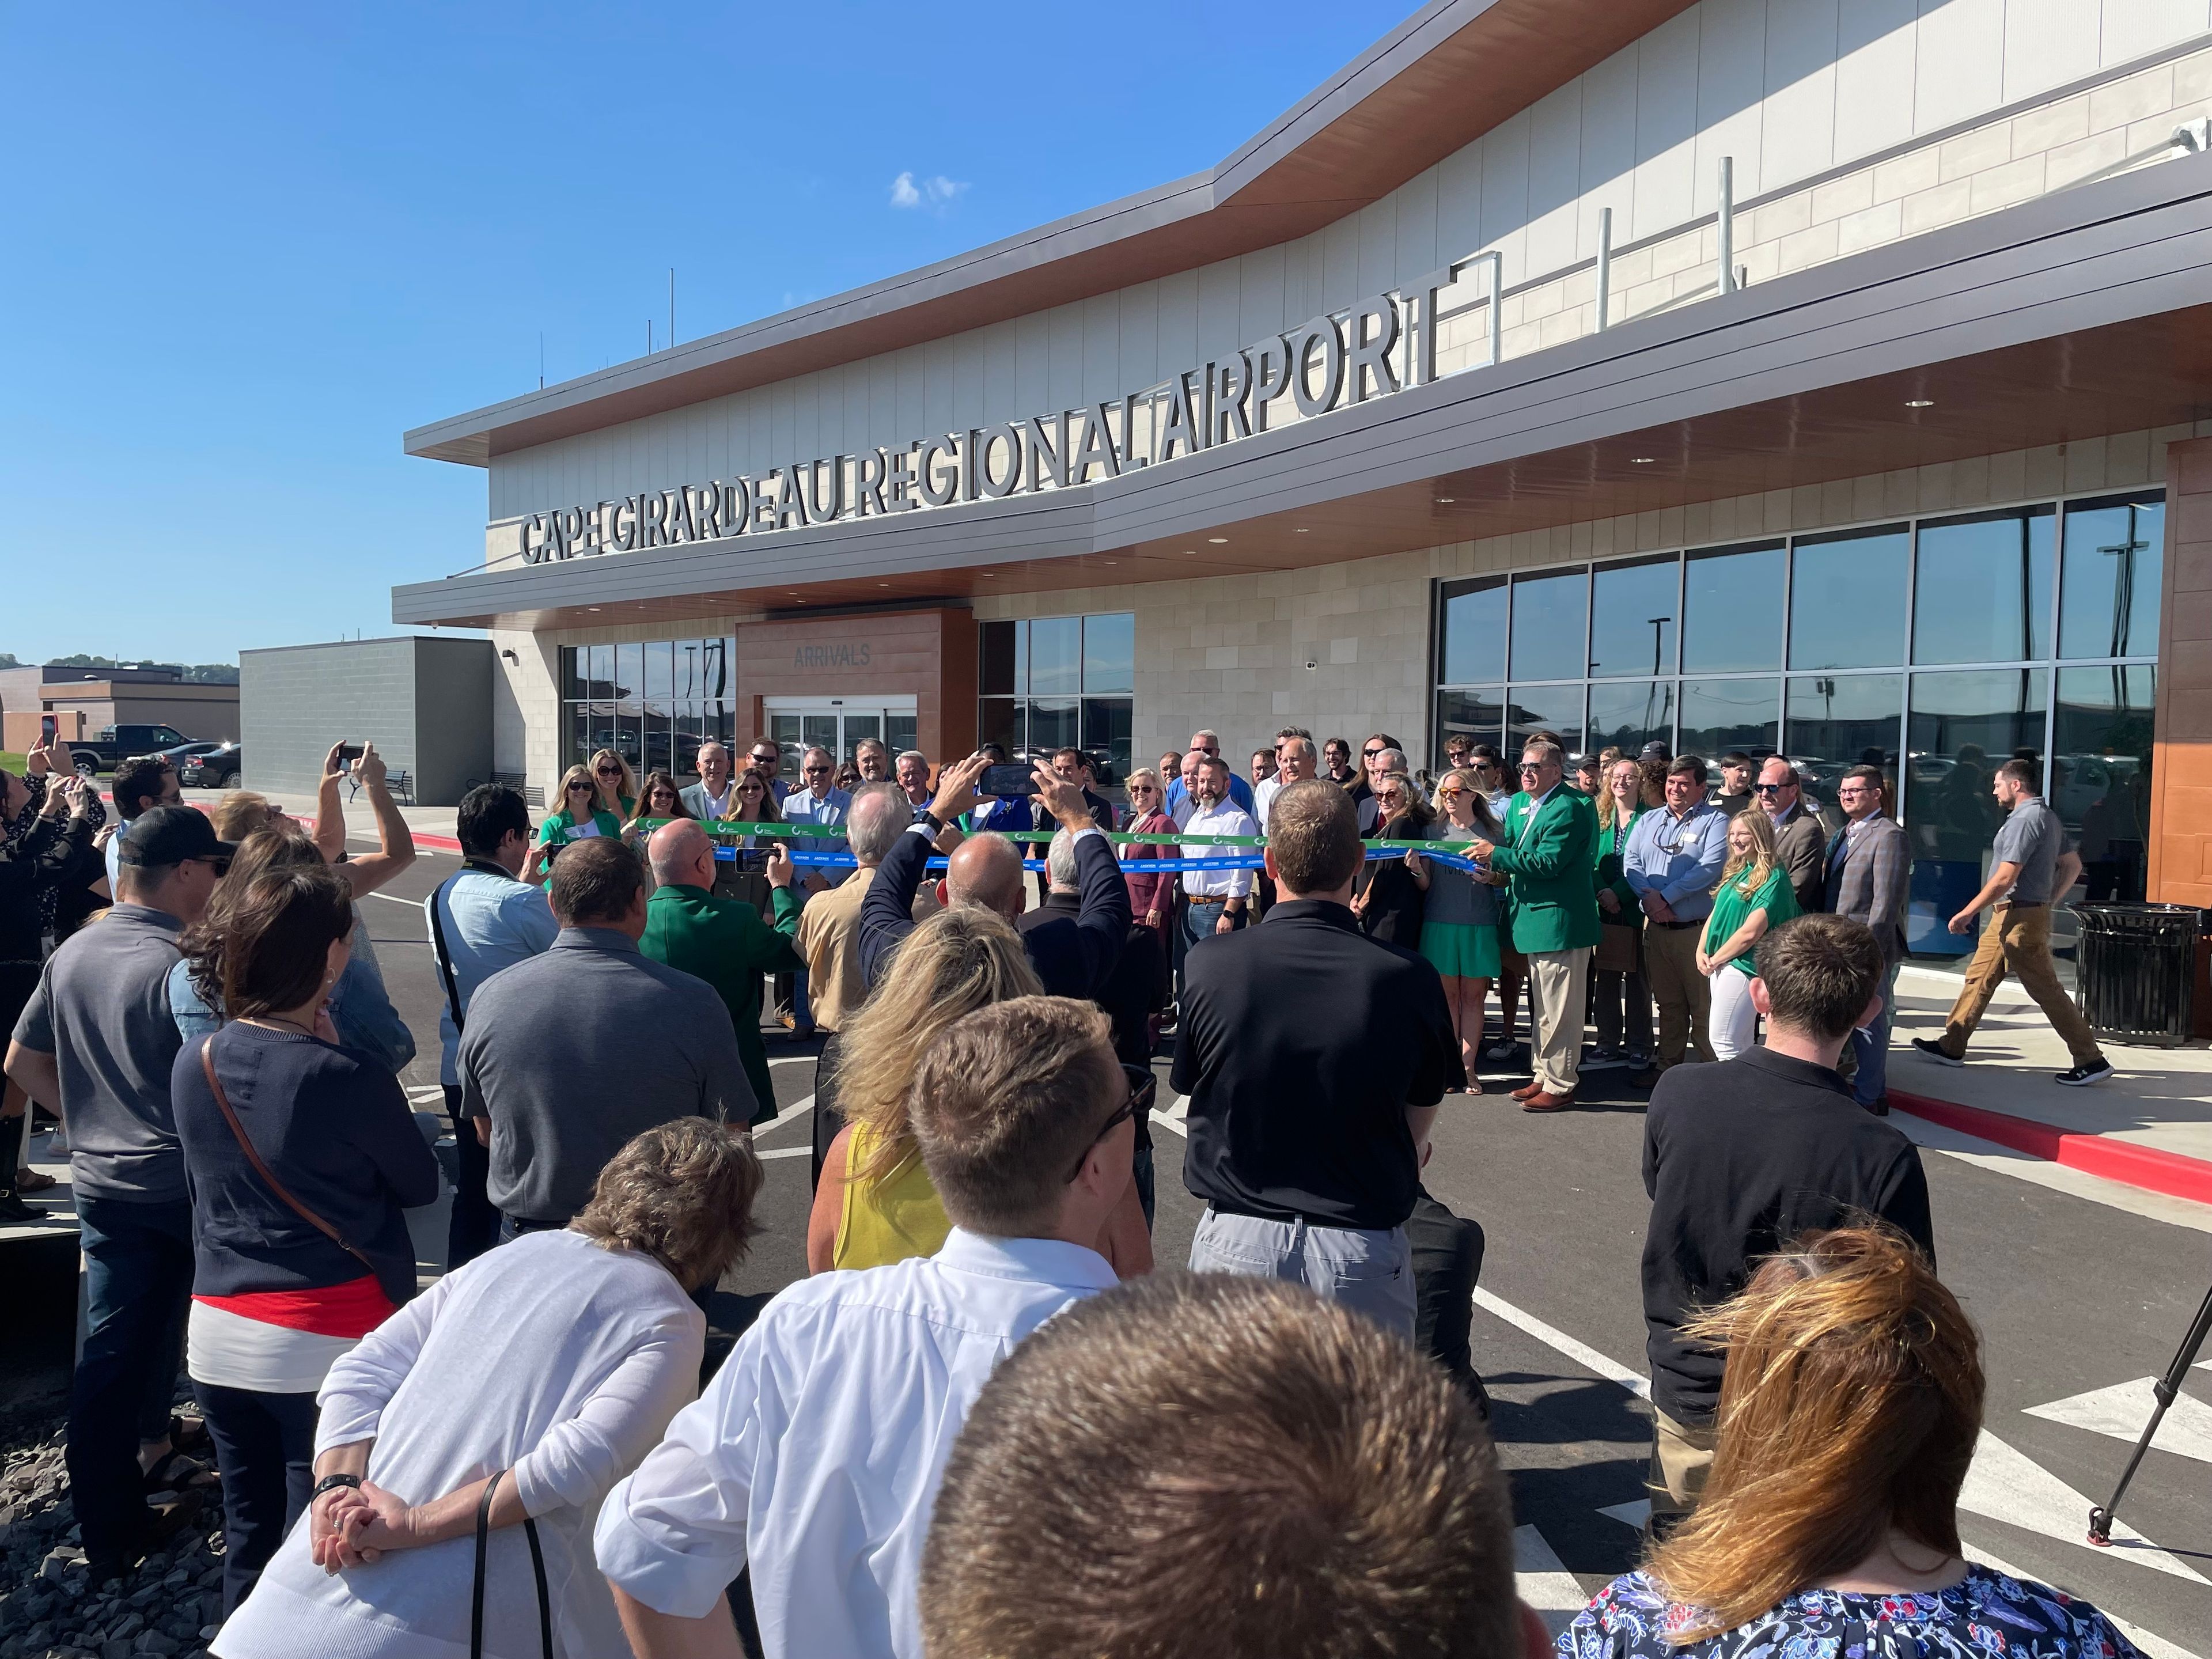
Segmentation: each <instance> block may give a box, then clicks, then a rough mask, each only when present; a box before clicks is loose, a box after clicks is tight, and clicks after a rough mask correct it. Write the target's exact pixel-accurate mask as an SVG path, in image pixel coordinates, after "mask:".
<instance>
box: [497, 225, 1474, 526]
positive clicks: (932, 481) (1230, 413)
mask: <svg viewBox="0 0 2212 1659" xmlns="http://www.w3.org/2000/svg"><path fill="white" fill-rule="evenodd" d="M1456 269H1457V268H1456V267H1449V268H1447V269H1446V270H1442V271H1438V272H1437V273H1436V275H1435V276H1432V277H1431V278H1429V279H1427V280H1426V281H1425V282H1424V283H1421V284H1419V285H1417V286H1416V287H1415V288H1414V289H1413V291H1412V292H1411V293H1407V294H1380V295H1376V296H1375V297H1374V298H1372V299H1370V300H1366V301H1362V302H1360V303H1359V304H1358V305H1356V306H1354V307H1352V308H1351V309H1350V310H1349V311H1348V312H1345V313H1338V314H1336V315H1333V316H1322V317H1316V318H1315V319H1313V320H1312V321H1311V322H1309V323H1307V324H1305V325H1303V326H1302V327H1299V328H1295V329H1292V330H1291V331H1289V332H1287V333H1285V334H1280V335H1275V336H1272V337H1268V338H1267V339H1265V340H1262V341H1261V342H1260V343H1257V344H1255V345H1250V346H1247V347H1245V348H1244V349H1242V350H1240V351H1237V352H1233V353H1231V354H1230V355H1229V356H1226V357H1221V358H1217V359H1215V360H1214V361H1212V362H1207V363H1204V364H1201V365H1200V366H1199V367H1197V368H1189V369H1186V370H1184V371H1183V372H1182V374H1177V375H1176V376H1175V377H1174V378H1173V379H1172V380H1169V381H1167V382H1166V383H1165V384H1164V385H1163V386H1157V387H1152V388H1150V389H1147V390H1146V391H1144V392H1131V393H1129V394H1127V395H1126V396H1124V397H1122V398H1119V399H1117V400H1115V401H1113V402H1109V403H1099V404H1085V405H1084V406H1083V407H1081V408H1079V409H1065V410H1056V411H1054V413H1052V414H1049V415H1035V416H1030V418H1029V419H1027V420H1025V421H1008V422H1003V423H1000V424H998V425H993V426H984V427H970V428H968V429H967V430H965V431H962V432H941V433H933V434H931V435H929V436H927V437H924V438H916V439H915V440H913V441H910V442H908V443H905V444H902V445H900V446H899V447H896V448H877V449H869V450H864V451H862V452H860V453H858V454H852V455H829V456H823V457H822V458H820V459H816V460H811V461H796V462H793V464H792V465H788V466H779V467H772V468H770V469H769V471H767V472H766V473H763V474H759V475H756V474H752V473H743V474H740V475H738V477H734V478H716V479H712V480H710V481H708V482H707V483H699V484H683V485H679V486H678V487H677V488H675V489H660V490H647V491H645V492H643V493H641V494H639V495H626V496H623V497H622V498H621V499H620V500H616V501H598V502H595V503H593V504H592V505H591V506H589V507H571V508H569V509H568V510H567V511H565V512H559V513H533V514H532V515H531V516H529V517H528V518H526V519H525V520H522V526H521V528H522V557H523V559H524V561H525V562H526V563H530V564H542V563H544V562H548V561H551V560H556V559H573V558H578V557H586V556H593V555H597V554H603V553H629V552H634V551H636V550H640V549H643V548H650V547H666V546H671V545H674V544H678V543H684V542H708V541H718V540H721V539H723V538H728V537H732V536H757V535H764V534H769V533H772V532H775V531H779V530H791V529H795V528H798V527H799V526H804V525H817V524H836V523H838V522H840V521H841V520H848V519H866V518H875V517H878V516H882V515H884V514H889V513H912V512H915V511H918V510H920V509H922V508H925V507H951V506H952V505H953V504H954V503H956V502H963V501H996V500H1000V499H1003V498H1004V497H1006V496H1009V495H1036V494H1040V493H1042V492H1045V491H1048V490H1055V489H1077V488H1079V487H1081V486H1083V485H1085V484H1089V483H1096V482H1097V481H1098V480H1099V479H1101V478H1118V477H1121V476H1122V475H1124V474H1125V473H1128V472H1132V471H1135V470H1136V469H1137V468H1139V467H1143V466H1152V465H1158V464H1159V463H1161V462H1164V461H1169V460H1173V459H1176V458H1177V457H1179V456H1183V455H1194V454H1196V453H1200V451H1202V450H1208V449H1212V448H1216V447H1219V446H1220V445H1223V444H1226V443H1233V442H1235V441H1237V439H1240V438H1248V437H1249V436H1251V435H1253V434H1254V433H1255V432H1265V431H1266V430H1267V423H1268V416H1269V413H1270V411H1271V410H1273V411H1277V412H1280V411H1281V410H1282V407H1283V404H1284V401H1285V399H1287V400H1288V401H1289V404H1290V405H1291V406H1293V407H1295V408H1296V409H1297V412H1298V415H1299V416H1300V417H1301V418H1304V419H1311V418H1312V417H1313V416H1316V415H1324V414H1327V413H1328V411H1329V410H1333V409H1336V408H1340V407H1341V406H1342V405H1343V404H1347V403H1364V402H1366V401H1367V400H1369V399H1370V398H1376V397H1383V396H1387V395H1388V394H1389V393H1391V392H1396V391H1397V390H1399V388H1400V387H1401V385H1408V384H1410V385H1419V384H1422V383H1424V382H1425V381H1428V380H1434V379H1435V378H1436V356H1437V351H1436V332H1437V331H1436V328H1435V326H1434V325H1433V324H1432V323H1431V324H1428V325H1424V323H1423V320H1422V319H1424V318H1434V317H1435V315H1436V314H1437V313H1436V304H1437V294H1438V293H1439V292H1440V291H1441V290H1442V289H1444V288H1447V287H1449V286H1450V284H1451V283H1452V281H1453V277H1454V274H1455V270H1456ZM1401 348H1402V349H1401ZM1400 361H1402V362H1404V364H1405V367H1406V371H1407V372H1406V373H1405V374H1402V375H1401V372H1400Z"/></svg>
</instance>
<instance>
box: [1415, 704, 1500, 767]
mask: <svg viewBox="0 0 2212 1659" xmlns="http://www.w3.org/2000/svg"><path fill="white" fill-rule="evenodd" d="M1499 692H1500V688H1498V686H1495V685H1485V686H1478V687H1476V688H1475V689H1474V690H1456V691H1439V692H1437V727H1436V752H1435V753H1434V754H1432V755H1431V756H1430V757H1429V764H1430V765H1431V766H1441V765H1443V756H1444V739H1445V738H1451V737H1468V738H1474V741H1475V742H1477V743H1486V744H1490V745H1491V746H1492V748H1495V747H1497V746H1498V744H1500V743H1501V742H1503V741H1504V735H1505V704H1504V699H1503V698H1502V697H1501V696H1500V695H1499Z"/></svg>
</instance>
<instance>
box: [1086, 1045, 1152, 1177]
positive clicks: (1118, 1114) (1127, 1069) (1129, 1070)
mask: <svg viewBox="0 0 2212 1659" xmlns="http://www.w3.org/2000/svg"><path fill="white" fill-rule="evenodd" d="M1121 1075H1122V1077H1123V1078H1124V1079H1127V1082H1128V1085H1129V1095H1128V1098H1127V1099H1126V1100H1124V1101H1123V1102H1122V1103H1121V1105H1119V1106H1118V1107H1116V1108H1115V1110H1114V1115H1113V1116H1111V1117H1109V1118H1108V1119H1107V1120H1106V1121H1104V1122H1103V1123H1102V1124H1100V1125H1099V1126H1098V1133H1097V1134H1095V1135H1093V1136H1091V1146H1085V1148H1084V1149H1083V1156H1082V1157H1081V1158H1077V1159H1076V1160H1075V1167H1074V1168H1073V1169H1072V1170H1069V1171H1068V1172H1067V1178H1068V1179H1069V1180H1070V1181H1071V1182H1072V1181H1073V1180H1075V1179H1076V1178H1077V1177H1078V1176H1080V1175H1081V1174H1082V1173H1083V1166H1084V1165H1085V1164H1088V1163H1089V1162H1090V1161H1091V1147H1093V1146H1097V1144H1098V1143H1099V1142H1100V1141H1102V1140H1103V1139H1106V1137H1107V1136H1108V1135H1110V1134H1112V1133H1114V1131H1115V1129H1117V1128H1119V1127H1121V1124H1122V1123H1123V1122H1124V1121H1127V1119H1130V1118H1133V1117H1134V1116H1136V1115H1137V1114H1138V1113H1139V1112H1147V1113H1148V1112H1150V1111H1151V1110H1152V1102H1153V1100H1154V1099H1155V1098H1156V1097H1158V1094H1159V1091H1160V1080H1159V1079H1158V1078H1157V1077H1155V1076H1154V1075H1153V1074H1152V1072H1150V1071H1149V1070H1147V1069H1146V1067H1144V1066H1123V1067H1122V1068H1121Z"/></svg>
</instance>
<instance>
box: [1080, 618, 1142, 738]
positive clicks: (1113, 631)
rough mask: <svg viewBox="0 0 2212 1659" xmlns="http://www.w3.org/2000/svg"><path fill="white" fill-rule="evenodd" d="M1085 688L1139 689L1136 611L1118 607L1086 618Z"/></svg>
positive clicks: (1088, 689) (1084, 632)
mask: <svg viewBox="0 0 2212 1659" xmlns="http://www.w3.org/2000/svg"><path fill="white" fill-rule="evenodd" d="M1083 689H1084V690H1085V691H1088V692H1091V693H1093V694H1096V693H1097V692H1101V691H1122V692H1133V691H1134V690H1136V689H1137V617H1136V613H1135V612H1134V611H1114V612H1111V613H1109V614H1108V615H1104V616H1098V617H1085V618H1084V619H1083ZM1089 746H1090V745H1089V744H1085V747H1086V748H1088V747H1089Z"/></svg>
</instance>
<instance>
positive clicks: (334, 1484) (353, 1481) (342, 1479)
mask: <svg viewBox="0 0 2212 1659" xmlns="http://www.w3.org/2000/svg"><path fill="white" fill-rule="evenodd" d="M340 1486H350V1487H352V1488H353V1489H354V1490H355V1491H356V1492H359V1491H360V1490H361V1477H360V1476H359V1475H357V1474H326V1475H325V1476H324V1477H323V1478H322V1479H321V1480H318V1481H316V1482H315V1489H314V1491H313V1492H310V1493H309V1494H308V1495H307V1501H308V1502H309V1503H313V1501H314V1500H315V1499H316V1498H320V1497H321V1496H322V1495H323V1494H324V1493H325V1492H335V1491H337V1488H339V1487H340Z"/></svg>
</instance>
